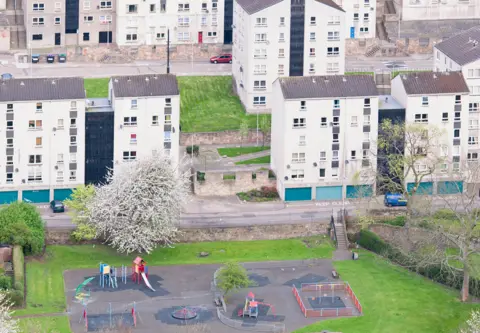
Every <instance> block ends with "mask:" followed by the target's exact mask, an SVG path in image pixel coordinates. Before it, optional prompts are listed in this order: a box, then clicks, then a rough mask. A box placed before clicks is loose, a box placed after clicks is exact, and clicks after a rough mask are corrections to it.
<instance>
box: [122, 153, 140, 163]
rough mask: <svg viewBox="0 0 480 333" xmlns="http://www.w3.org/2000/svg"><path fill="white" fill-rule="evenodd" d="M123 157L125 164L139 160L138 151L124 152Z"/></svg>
mask: <svg viewBox="0 0 480 333" xmlns="http://www.w3.org/2000/svg"><path fill="white" fill-rule="evenodd" d="M125 153H127V154H125ZM122 157H123V161H124V162H129V161H135V160H136V159H137V151H135V150H128V151H123V153H122Z"/></svg>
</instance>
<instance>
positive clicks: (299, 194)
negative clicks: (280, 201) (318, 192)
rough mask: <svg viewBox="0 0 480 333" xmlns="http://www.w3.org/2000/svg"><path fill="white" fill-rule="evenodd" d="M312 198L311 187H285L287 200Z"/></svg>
mask: <svg viewBox="0 0 480 333" xmlns="http://www.w3.org/2000/svg"><path fill="white" fill-rule="evenodd" d="M305 200H312V188H311V187H298V188H286V189H285V201H305Z"/></svg>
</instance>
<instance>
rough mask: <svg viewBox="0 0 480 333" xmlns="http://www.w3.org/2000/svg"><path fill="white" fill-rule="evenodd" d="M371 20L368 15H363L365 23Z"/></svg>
mask: <svg viewBox="0 0 480 333" xmlns="http://www.w3.org/2000/svg"><path fill="white" fill-rule="evenodd" d="M369 19H370V18H369V16H368V13H365V14H363V22H368V21H369Z"/></svg>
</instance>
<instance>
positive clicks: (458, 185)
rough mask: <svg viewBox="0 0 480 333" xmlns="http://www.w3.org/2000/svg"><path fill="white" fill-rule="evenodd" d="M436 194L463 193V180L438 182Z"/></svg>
mask: <svg viewBox="0 0 480 333" xmlns="http://www.w3.org/2000/svg"><path fill="white" fill-rule="evenodd" d="M437 193H438V194H457V193H463V182H438V184H437Z"/></svg>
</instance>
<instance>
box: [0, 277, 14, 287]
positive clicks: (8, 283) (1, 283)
mask: <svg viewBox="0 0 480 333" xmlns="http://www.w3.org/2000/svg"><path fill="white" fill-rule="evenodd" d="M11 288H12V278H11V277H10V276H7V275H0V290H8V289H11Z"/></svg>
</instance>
